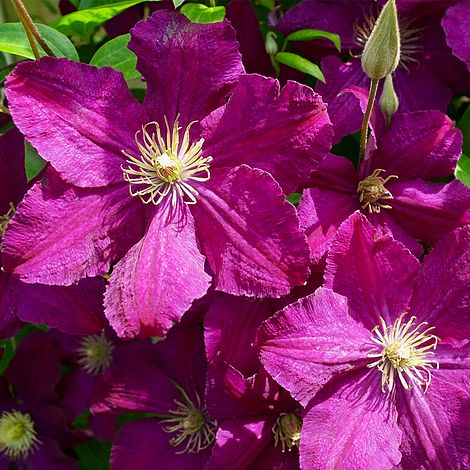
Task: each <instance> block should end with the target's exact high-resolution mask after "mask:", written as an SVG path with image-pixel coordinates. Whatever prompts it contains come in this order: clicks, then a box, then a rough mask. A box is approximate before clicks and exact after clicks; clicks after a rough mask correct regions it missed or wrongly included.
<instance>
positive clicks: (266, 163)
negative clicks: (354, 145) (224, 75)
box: [201, 75, 332, 193]
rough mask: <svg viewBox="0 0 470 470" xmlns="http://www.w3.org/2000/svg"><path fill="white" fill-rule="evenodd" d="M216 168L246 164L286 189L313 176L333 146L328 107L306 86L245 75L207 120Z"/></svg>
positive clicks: (208, 146) (208, 142)
mask: <svg viewBox="0 0 470 470" xmlns="http://www.w3.org/2000/svg"><path fill="white" fill-rule="evenodd" d="M201 127H202V131H203V132H202V136H203V137H204V138H205V139H206V142H205V145H204V152H205V153H206V154H207V155H211V156H212V157H213V158H214V161H213V163H212V167H213V168H216V167H217V168H220V167H233V166H238V165H241V164H242V163H245V164H247V165H250V166H251V167H255V168H260V169H262V170H264V171H267V172H269V173H271V175H272V176H273V177H274V179H276V181H278V182H279V184H280V185H281V186H282V188H283V189H284V191H285V192H286V193H291V192H293V191H294V190H295V189H296V188H297V186H298V185H299V184H300V183H302V182H303V181H305V180H307V179H308V177H309V175H310V173H311V172H312V171H313V170H314V169H315V168H316V167H317V165H318V163H319V162H320V161H321V160H322V159H323V157H324V156H325V155H326V154H327V152H328V151H329V150H330V147H331V138H332V128H331V124H330V121H329V119H328V114H327V112H326V105H325V104H324V103H323V101H322V100H321V98H320V96H319V95H317V94H316V93H314V92H313V91H312V89H311V88H309V87H308V86H305V85H300V84H299V83H297V82H292V81H288V82H287V85H286V86H284V87H283V88H282V90H280V89H279V82H278V81H277V80H274V79H272V78H266V77H262V76H260V75H247V76H242V77H241V78H240V81H239V83H238V85H237V86H236V88H235V89H234V92H233V95H232V97H231V98H230V100H229V102H228V103H227V104H226V105H225V106H224V107H223V108H222V109H217V110H216V111H214V112H213V113H212V114H211V115H210V116H208V117H207V118H205V119H204V120H203V121H202V123H201Z"/></svg>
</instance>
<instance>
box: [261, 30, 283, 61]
mask: <svg viewBox="0 0 470 470" xmlns="http://www.w3.org/2000/svg"><path fill="white" fill-rule="evenodd" d="M264 47H265V49H266V52H267V53H268V55H270V56H274V55H276V54H277V51H278V50H279V48H278V46H277V42H276V33H275V32H273V31H269V32H268V33H267V34H266V41H265V42H264Z"/></svg>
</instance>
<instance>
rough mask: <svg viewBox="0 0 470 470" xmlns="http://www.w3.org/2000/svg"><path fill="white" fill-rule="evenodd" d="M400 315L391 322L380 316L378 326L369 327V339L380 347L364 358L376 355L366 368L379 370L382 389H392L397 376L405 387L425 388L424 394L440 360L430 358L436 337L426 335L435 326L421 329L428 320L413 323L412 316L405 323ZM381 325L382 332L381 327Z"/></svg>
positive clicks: (414, 318) (407, 388)
mask: <svg viewBox="0 0 470 470" xmlns="http://www.w3.org/2000/svg"><path fill="white" fill-rule="evenodd" d="M405 315H406V313H403V314H402V315H400V317H399V318H397V319H396V320H395V322H394V323H393V325H388V326H387V324H386V323H385V321H384V320H383V318H381V319H380V322H381V325H380V326H379V325H377V326H376V327H375V328H374V329H373V330H372V336H371V340H372V341H373V342H374V343H375V344H377V345H378V346H380V348H381V350H380V351H377V350H373V351H370V352H369V354H368V355H367V357H371V358H376V360H374V362H372V363H371V364H369V365H368V367H371V368H372V367H377V368H378V369H379V370H380V372H381V373H382V391H383V392H385V391H386V390H385V389H386V388H387V389H388V391H389V392H391V391H392V390H393V387H394V385H395V382H396V376H398V379H399V382H400V384H401V385H402V386H403V388H404V389H405V390H411V387H412V386H418V387H423V388H424V393H426V391H427V389H428V387H429V384H430V383H431V371H430V369H432V368H436V369H438V368H439V363H438V362H437V361H435V360H433V359H432V356H433V355H434V352H433V351H432V350H435V349H436V346H437V343H438V341H439V338H438V337H437V336H435V335H432V334H429V332H430V331H431V330H433V329H434V328H433V327H431V328H426V329H424V331H420V329H422V328H423V327H424V326H425V325H427V322H422V323H419V324H418V325H416V324H415V321H416V317H411V318H410V319H409V320H408V321H407V322H406V323H404V322H403V318H404V317H405ZM380 327H381V329H382V331H381V330H380Z"/></svg>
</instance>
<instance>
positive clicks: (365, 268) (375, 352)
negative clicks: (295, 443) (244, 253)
mask: <svg viewBox="0 0 470 470" xmlns="http://www.w3.org/2000/svg"><path fill="white" fill-rule="evenodd" d="M469 241H470V227H469V226H466V227H463V228H459V229H457V230H455V231H454V232H452V233H451V234H449V236H448V237H447V238H445V239H444V240H442V241H441V242H439V243H438V244H437V245H436V247H435V248H434V250H433V251H432V252H431V254H430V255H428V256H427V257H426V258H425V260H424V263H423V265H422V266H420V265H419V263H418V261H417V260H416V259H415V258H414V257H413V256H412V255H411V254H410V253H409V251H408V250H407V249H406V248H405V247H404V246H403V245H402V244H401V243H399V242H397V241H396V240H394V239H393V238H391V237H390V236H382V235H381V234H380V233H379V232H378V231H376V230H375V229H374V228H373V227H372V225H371V224H370V223H369V222H368V221H367V219H366V218H365V217H364V216H363V215H361V214H359V213H356V214H353V215H352V216H351V217H350V218H349V219H348V220H347V221H346V222H344V224H343V225H342V226H341V228H340V229H339V231H338V235H337V237H336V239H335V241H334V243H333V246H332V248H331V251H330V254H329V257H328V264H327V270H326V273H325V287H322V288H320V289H318V290H317V291H316V292H315V293H314V294H312V295H310V296H308V297H306V298H304V299H301V300H300V301H299V302H297V303H295V304H292V305H291V306H289V307H287V308H286V309H284V311H281V312H279V313H278V314H277V315H276V316H274V317H273V318H271V319H269V320H267V321H266V322H265V323H264V324H263V325H262V326H261V327H260V329H259V331H258V336H257V343H256V345H257V347H258V348H259V350H260V357H261V361H262V362H263V364H264V366H265V367H266V369H267V370H268V372H269V373H270V374H271V375H272V376H273V377H274V378H275V379H276V381H277V382H278V383H279V384H280V385H281V386H283V387H285V388H286V389H287V390H289V391H290V392H291V394H292V395H293V397H294V398H296V399H297V400H299V402H300V403H301V404H302V405H304V406H306V407H307V408H306V414H305V417H304V421H303V428H302V434H301V438H300V463H301V466H302V468H304V469H307V470H309V469H318V468H332V467H334V468H338V469H350V468H374V469H379V470H382V469H384V470H385V469H391V468H392V467H393V468H403V469H411V468H413V469H414V468H455V469H459V470H463V469H465V468H468V466H469V465H470V445H469V443H470V433H469V429H470V428H469V423H470V386H469V385H470V384H469V382H468V373H469V368H470V361H469V357H470V356H469V352H470V349H469V346H470V343H469V340H468V338H469V332H468V325H469V318H470V309H469V305H470V302H469V300H470V298H469V291H468V282H469V280H470V270H469V267H470V263H469V259H470V250H469V246H470V245H469ZM430 293H432V295H430ZM395 466H397V467H395Z"/></svg>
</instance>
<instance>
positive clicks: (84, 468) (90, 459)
mask: <svg viewBox="0 0 470 470" xmlns="http://www.w3.org/2000/svg"><path fill="white" fill-rule="evenodd" d="M74 449H75V452H76V453H77V455H78V468H79V469H80V470H96V469H98V468H99V469H100V470H108V469H109V458H110V454H111V441H98V440H90V441H85V442H82V443H81V444H78V445H76V446H75V447H74Z"/></svg>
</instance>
